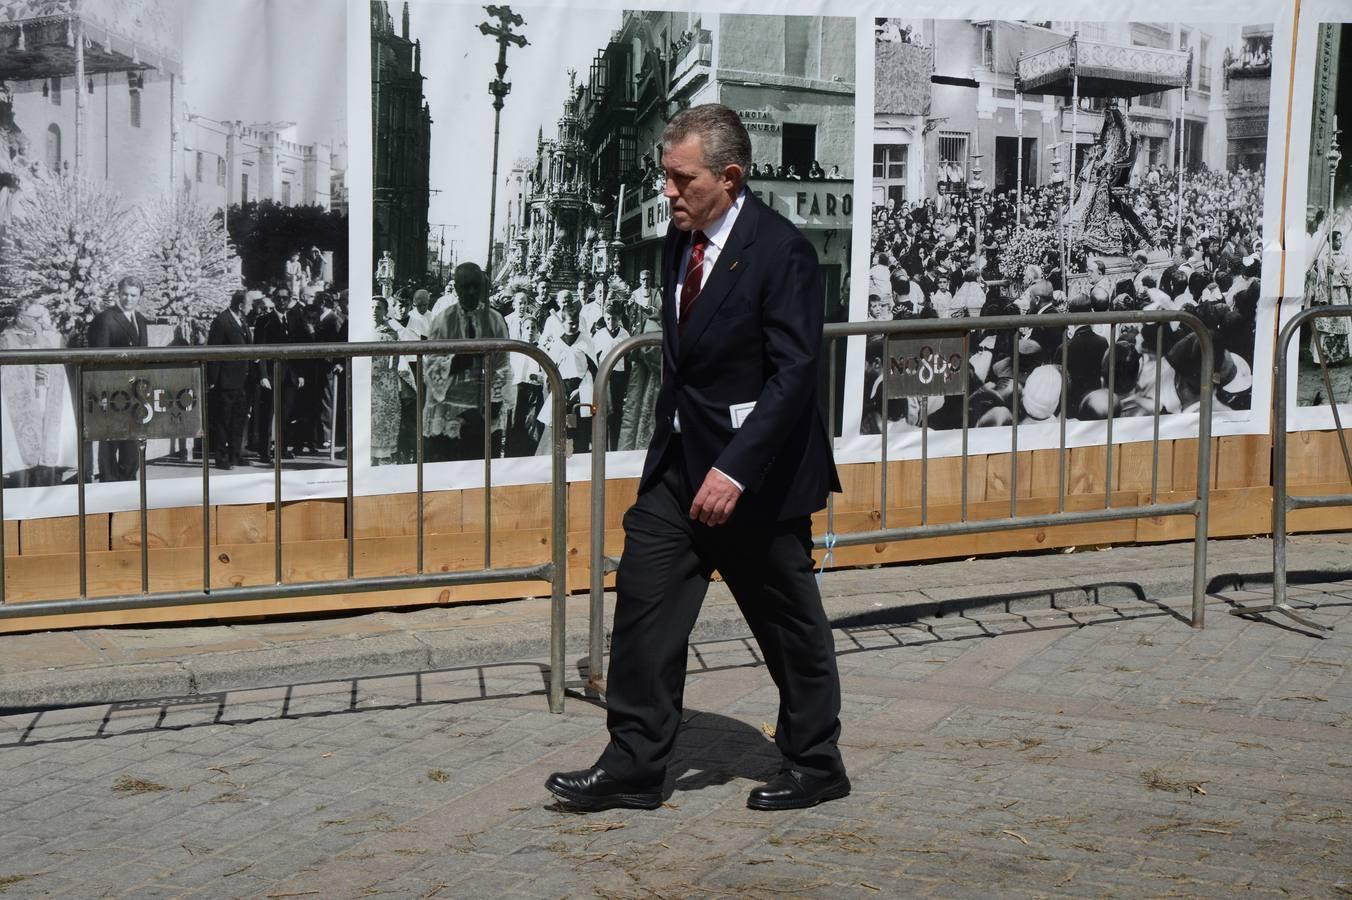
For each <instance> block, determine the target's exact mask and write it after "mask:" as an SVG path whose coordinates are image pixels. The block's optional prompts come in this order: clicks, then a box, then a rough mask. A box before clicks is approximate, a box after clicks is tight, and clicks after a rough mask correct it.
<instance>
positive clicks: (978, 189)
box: [967, 153, 986, 257]
mask: <svg viewBox="0 0 1352 900" xmlns="http://www.w3.org/2000/svg"><path fill="white" fill-rule="evenodd" d="M984 155H985V154H982V153H973V154H972V155H971V157H970V159H971V160H972V166H971V169H970V170H969V171H970V175H969V176H968V178H967V196H968V197H969V198H970V199H971V201H972V227H973V228H975V229H976V255H977V256H978V257H980V256H981V255H982V252H983V251H984V250H985V249H986V248H985V245H984V243H983V242H982V239H981V235H982V226H983V225H984V224H985V222H984V220H985V216H984V215H983V210H982V207H981V199H982V197H983V196H984V194H985V192H986V182H985V181H984V180H983V178H982V176H983V174H984V173H983V172H982V170H981V159H982V157H983V156H984Z"/></svg>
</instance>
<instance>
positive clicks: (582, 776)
mask: <svg viewBox="0 0 1352 900" xmlns="http://www.w3.org/2000/svg"><path fill="white" fill-rule="evenodd" d="M545 788H546V789H548V791H549V792H550V793H551V794H553V795H554V796H555V797H557V798H558V800H559V802H560V803H561V804H563V805H564V806H566V807H568V808H569V809H576V810H580V811H583V812H599V811H600V810H603V809H657V807H659V806H661V805H662V786H661V785H657V786H652V785H647V786H641V785H633V784H626V783H624V782H622V781H616V780H615V779H614V778H611V777H610V775H609V774H607V773H606V771H605V770H604V769H602V768H600V767H599V766H592V767H591V768H590V769H583V770H581V771H580V772H555V773H554V774H553V775H550V776H549V780H548V781H546V782H545Z"/></svg>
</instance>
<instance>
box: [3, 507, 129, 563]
mask: <svg viewBox="0 0 1352 900" xmlns="http://www.w3.org/2000/svg"><path fill="white" fill-rule="evenodd" d="M109 519H110V516H109V515H108V514H107V513H100V514H98V515H89V516H85V546H86V547H87V548H88V550H89V552H91V553H92V552H94V551H97V550H107V549H108V536H109ZM78 522H79V516H59V517H56V518H52V519H28V520H26V521H23V522H20V523H19V552H20V553H21V554H22V555H25V556H26V555H29V554H47V553H74V552H76V550H77V549H78V547H79V545H80V532H79V526H78V524H77V523H78Z"/></svg>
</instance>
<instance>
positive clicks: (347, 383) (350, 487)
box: [329, 356, 357, 578]
mask: <svg viewBox="0 0 1352 900" xmlns="http://www.w3.org/2000/svg"><path fill="white" fill-rule="evenodd" d="M343 359H344V361H345V363H346V365H344V366H343V432H344V433H343V455H344V456H345V457H346V460H345V462H346V463H347V510H346V515H347V522H346V526H345V527H346V529H347V577H348V578H352V577H353V573H354V572H355V571H356V555H357V554H356V533H355V523H356V510H355V509H354V507H355V506H356V505H357V500H356V498H355V497H354V496H353V494H354V493H355V491H354V487H355V485H354V484H353V471H352V469H353V465H354V463H353V457H354V456H356V453H355V452H354V450H353V449H352V364H353V362H354V360H355V357H351V356H346V357H343ZM334 430H335V431H336V430H337V429H334ZM336 437H338V435H337V434H334V438H336ZM335 443H337V441H336V440H330V441H329V446H330V448H331V447H332V446H333V445H334V444H335Z"/></svg>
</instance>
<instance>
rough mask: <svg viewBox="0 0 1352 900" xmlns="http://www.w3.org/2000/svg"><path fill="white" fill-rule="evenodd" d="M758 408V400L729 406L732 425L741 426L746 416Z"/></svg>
mask: <svg viewBox="0 0 1352 900" xmlns="http://www.w3.org/2000/svg"><path fill="white" fill-rule="evenodd" d="M755 408H756V401H755V400H752V401H751V402H750V403H734V404H732V405H731V406H729V407H728V415H729V416H730V417H731V418H732V427H733V428H741V427H742V423H743V422H745V421H746V417H747V416H749V415H751V410H753V409H755Z"/></svg>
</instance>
